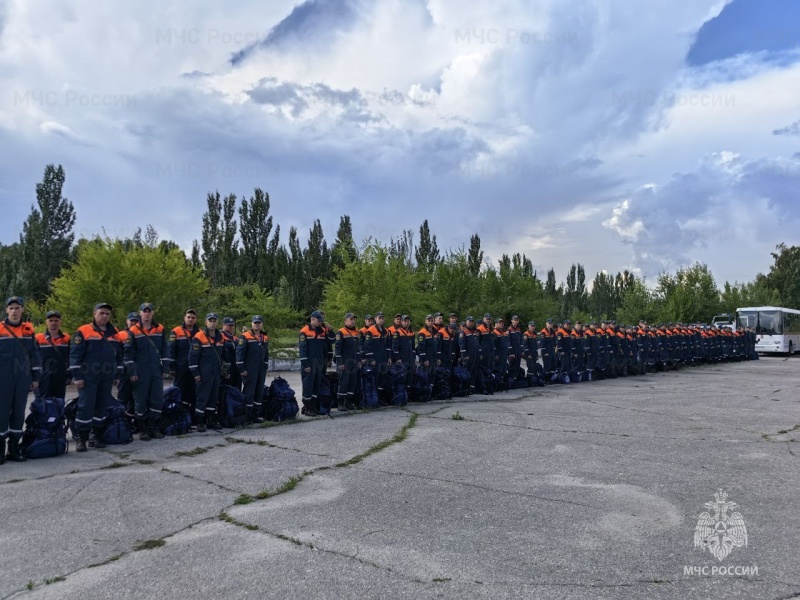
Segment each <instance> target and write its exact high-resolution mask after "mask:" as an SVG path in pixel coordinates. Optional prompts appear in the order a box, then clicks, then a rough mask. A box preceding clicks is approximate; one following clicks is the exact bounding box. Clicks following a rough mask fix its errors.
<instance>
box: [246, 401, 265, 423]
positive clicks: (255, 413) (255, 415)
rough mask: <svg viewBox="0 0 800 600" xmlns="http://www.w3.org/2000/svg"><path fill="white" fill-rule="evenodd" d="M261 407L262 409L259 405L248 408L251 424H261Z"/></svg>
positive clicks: (262, 420)
mask: <svg viewBox="0 0 800 600" xmlns="http://www.w3.org/2000/svg"><path fill="white" fill-rule="evenodd" d="M261 407H262V405H261V404H258V405H255V404H254V405H253V406H251V407H249V408H248V410H249V411H250V420H251V421H252V422H253V423H263V422H264V419H263V418H262V417H261Z"/></svg>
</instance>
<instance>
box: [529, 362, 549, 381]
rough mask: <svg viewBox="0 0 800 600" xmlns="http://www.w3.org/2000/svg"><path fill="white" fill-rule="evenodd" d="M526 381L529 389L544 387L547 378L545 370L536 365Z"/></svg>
mask: <svg viewBox="0 0 800 600" xmlns="http://www.w3.org/2000/svg"><path fill="white" fill-rule="evenodd" d="M525 380H526V381H527V383H528V387H544V386H545V376H544V368H542V365H540V364H539V363H536V366H535V367H534V368H533V369H531V370H530V371H528V374H527V375H525Z"/></svg>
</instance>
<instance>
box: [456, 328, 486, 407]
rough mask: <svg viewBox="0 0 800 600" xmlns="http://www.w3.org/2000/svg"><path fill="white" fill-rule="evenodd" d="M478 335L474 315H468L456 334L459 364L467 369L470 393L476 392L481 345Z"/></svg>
mask: <svg viewBox="0 0 800 600" xmlns="http://www.w3.org/2000/svg"><path fill="white" fill-rule="evenodd" d="M478 335H479V334H478V329H477V327H475V317H473V316H468V317H467V319H466V321H465V322H464V326H463V327H462V328H461V331H460V332H459V334H458V349H459V353H460V356H461V364H462V365H464V366H465V367H466V368H467V371H469V376H470V387H471V391H472V393H477V391H478V366H479V365H480V362H481V345H480V339H479V338H478Z"/></svg>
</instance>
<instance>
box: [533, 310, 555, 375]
mask: <svg viewBox="0 0 800 600" xmlns="http://www.w3.org/2000/svg"><path fill="white" fill-rule="evenodd" d="M555 341H556V332H555V329H554V328H553V319H547V320H545V322H544V327H543V328H542V330H541V331H540V332H539V336H538V339H537V343H538V346H539V352H540V353H541V355H542V368H543V369H544V376H545V381H547V382H550V381H552V378H553V374H554V373H555V372H556V358H557V357H556V349H555Z"/></svg>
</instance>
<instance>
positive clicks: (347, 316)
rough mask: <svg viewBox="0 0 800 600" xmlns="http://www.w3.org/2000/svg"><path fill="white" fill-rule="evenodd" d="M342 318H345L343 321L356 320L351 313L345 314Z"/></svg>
mask: <svg viewBox="0 0 800 600" xmlns="http://www.w3.org/2000/svg"><path fill="white" fill-rule="evenodd" d="M344 318H345V319H355V318H356V316H355V315H354V314H353V313H347V314H346V315H345V316H344Z"/></svg>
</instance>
